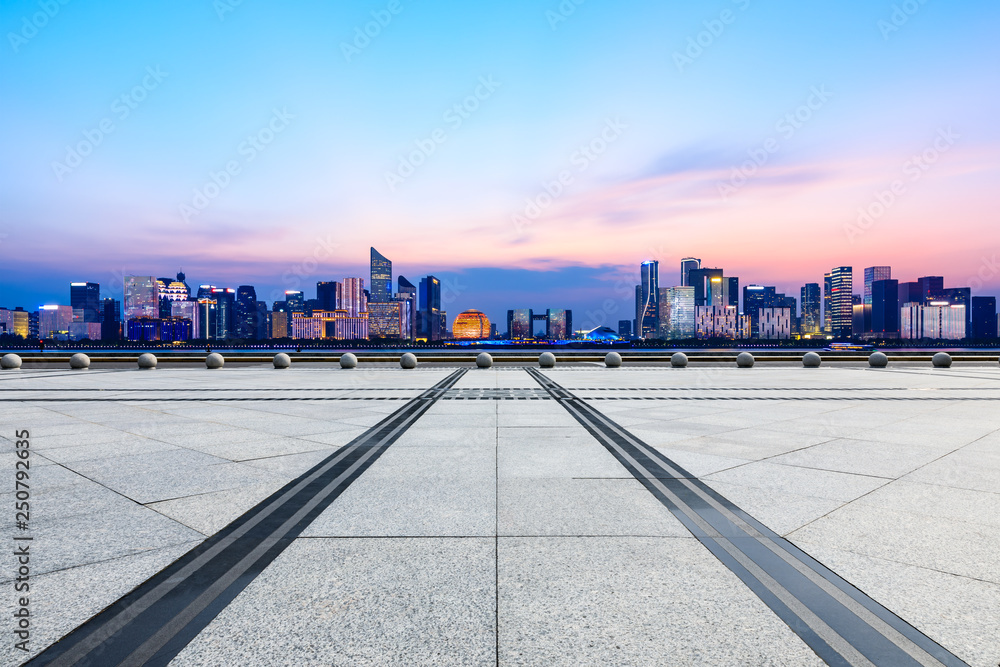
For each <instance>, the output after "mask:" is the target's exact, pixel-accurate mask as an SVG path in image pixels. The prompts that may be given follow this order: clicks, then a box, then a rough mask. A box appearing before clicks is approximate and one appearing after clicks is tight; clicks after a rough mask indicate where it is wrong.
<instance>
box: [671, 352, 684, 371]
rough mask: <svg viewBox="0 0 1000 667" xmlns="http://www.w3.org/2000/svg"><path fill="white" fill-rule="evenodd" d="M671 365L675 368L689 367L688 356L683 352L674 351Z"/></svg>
mask: <svg viewBox="0 0 1000 667" xmlns="http://www.w3.org/2000/svg"><path fill="white" fill-rule="evenodd" d="M670 365H671V366H673V367H674V368H687V365H688V356H687V355H686V354H684V353H683V352H674V353H673V354H672V355H670Z"/></svg>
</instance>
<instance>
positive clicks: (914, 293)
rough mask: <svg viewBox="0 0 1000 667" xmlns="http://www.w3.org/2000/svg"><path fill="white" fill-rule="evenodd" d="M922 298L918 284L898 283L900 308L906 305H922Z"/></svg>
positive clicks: (914, 282)
mask: <svg viewBox="0 0 1000 667" xmlns="http://www.w3.org/2000/svg"><path fill="white" fill-rule="evenodd" d="M923 302H924V297H923V295H922V294H921V292H920V283H918V282H916V281H913V282H908V283H899V307H900V308H902V307H903V306H904V305H905V304H908V303H923Z"/></svg>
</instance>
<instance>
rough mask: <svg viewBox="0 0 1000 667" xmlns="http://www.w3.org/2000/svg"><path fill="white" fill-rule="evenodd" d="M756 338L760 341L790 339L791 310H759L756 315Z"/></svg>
mask: <svg viewBox="0 0 1000 667" xmlns="http://www.w3.org/2000/svg"><path fill="white" fill-rule="evenodd" d="M751 326H752V325H751ZM756 337H757V338H760V339H762V340H788V339H789V338H791V337H792V309H791V308H761V309H760V311H759V313H758V319H757V336H756Z"/></svg>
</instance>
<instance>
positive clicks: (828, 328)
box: [823, 273, 833, 335]
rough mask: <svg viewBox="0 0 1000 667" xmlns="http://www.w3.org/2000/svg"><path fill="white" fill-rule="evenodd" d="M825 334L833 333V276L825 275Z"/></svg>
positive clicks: (830, 274)
mask: <svg viewBox="0 0 1000 667" xmlns="http://www.w3.org/2000/svg"><path fill="white" fill-rule="evenodd" d="M823 333H825V334H827V335H829V334H832V333H833V274H832V273H824V274H823Z"/></svg>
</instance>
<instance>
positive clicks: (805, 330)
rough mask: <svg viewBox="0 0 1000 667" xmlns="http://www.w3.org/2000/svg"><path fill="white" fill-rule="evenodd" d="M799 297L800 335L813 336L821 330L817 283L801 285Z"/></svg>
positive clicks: (821, 319) (821, 320) (821, 321)
mask: <svg viewBox="0 0 1000 667" xmlns="http://www.w3.org/2000/svg"><path fill="white" fill-rule="evenodd" d="M800 296H801V302H802V327H801V333H802V334H803V335H809V336H815V335H816V334H818V333H820V332H822V330H823V318H822V310H821V308H820V303H821V302H820V295H819V283H806V284H805V285H803V286H802V293H801V295H800Z"/></svg>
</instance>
